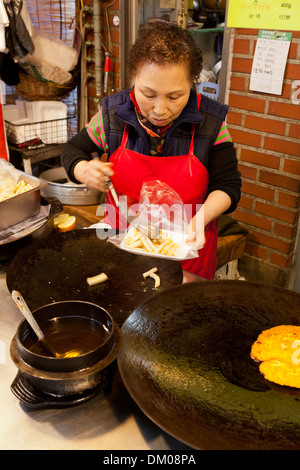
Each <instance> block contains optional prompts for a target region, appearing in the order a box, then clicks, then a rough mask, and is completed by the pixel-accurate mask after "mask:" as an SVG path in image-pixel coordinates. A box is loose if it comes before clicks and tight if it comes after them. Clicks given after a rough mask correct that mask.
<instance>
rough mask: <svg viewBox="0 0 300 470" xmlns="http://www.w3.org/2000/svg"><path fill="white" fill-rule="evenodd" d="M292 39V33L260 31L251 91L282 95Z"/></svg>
mask: <svg viewBox="0 0 300 470" xmlns="http://www.w3.org/2000/svg"><path fill="white" fill-rule="evenodd" d="M291 39H292V33H284V32H281V31H259V35H258V39H257V44H256V48H255V55H254V60H253V65H252V71H251V78H250V87H249V89H250V90H252V91H260V92H264V93H271V94H274V95H281V92H282V84H283V77H284V71H285V66H286V61H287V57H288V52H289V48H290V43H291Z"/></svg>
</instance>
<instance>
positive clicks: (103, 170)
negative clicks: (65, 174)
mask: <svg viewBox="0 0 300 470" xmlns="http://www.w3.org/2000/svg"><path fill="white" fill-rule="evenodd" d="M113 174H114V171H113V163H104V162H102V161H101V160H99V159H98V158H94V159H93V160H89V161H86V160H81V161H80V162H78V163H77V165H76V166H75V168H74V176H75V178H76V179H77V180H78V181H80V182H81V183H83V184H85V185H86V186H88V187H89V188H92V189H97V190H98V191H102V192H107V190H108V189H107V187H106V185H105V182H106V177H107V176H109V177H111V176H113Z"/></svg>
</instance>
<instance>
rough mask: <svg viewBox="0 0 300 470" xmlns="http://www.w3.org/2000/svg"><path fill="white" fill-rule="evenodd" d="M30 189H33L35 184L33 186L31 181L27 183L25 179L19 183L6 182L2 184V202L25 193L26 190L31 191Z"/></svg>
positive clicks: (0, 195)
mask: <svg viewBox="0 0 300 470" xmlns="http://www.w3.org/2000/svg"><path fill="white" fill-rule="evenodd" d="M30 189H33V186H31V184H30V183H26V181H24V180H20V181H19V182H18V183H17V184H13V183H7V184H5V183H4V184H2V185H1V186H0V202H1V201H5V199H9V198H11V197H13V196H17V195H18V194H22V193H25V192H26V191H30Z"/></svg>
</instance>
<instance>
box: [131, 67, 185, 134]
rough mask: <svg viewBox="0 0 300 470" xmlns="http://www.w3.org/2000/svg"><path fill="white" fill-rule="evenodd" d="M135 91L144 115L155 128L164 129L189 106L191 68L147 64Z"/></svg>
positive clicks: (139, 73) (141, 72) (139, 72)
mask: <svg viewBox="0 0 300 470" xmlns="http://www.w3.org/2000/svg"><path fill="white" fill-rule="evenodd" d="M134 90H135V99H136V101H137V103H138V105H139V108H140V111H141V113H142V115H143V116H145V117H146V118H147V119H148V120H149V121H150V122H151V123H152V124H154V125H155V126H159V127H164V126H166V125H167V124H169V123H170V122H172V121H174V120H175V119H176V118H177V117H178V116H179V115H180V113H181V111H182V110H183V108H184V107H185V105H186V104H187V102H188V99H189V96H190V90H191V83H190V81H189V75H188V67H187V66H185V65H184V64H172V65H170V64H167V65H157V64H154V63H151V64H143V65H141V67H140V68H139V69H138V72H137V74H136V76H135V80H134Z"/></svg>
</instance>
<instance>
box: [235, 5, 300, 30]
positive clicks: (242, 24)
mask: <svg viewBox="0 0 300 470" xmlns="http://www.w3.org/2000/svg"><path fill="white" fill-rule="evenodd" d="M227 26H228V27H229V28H255V29H273V30H281V31H283V30H285V31H299V30H300V1H299V0H291V1H290V2H285V1H282V0H229V3H228V15H227Z"/></svg>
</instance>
